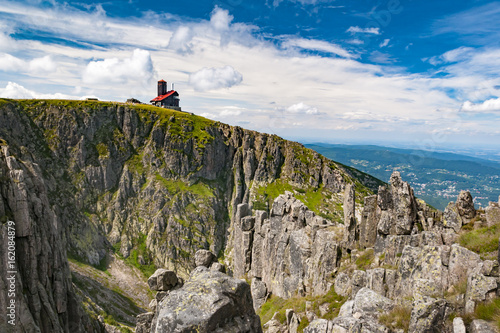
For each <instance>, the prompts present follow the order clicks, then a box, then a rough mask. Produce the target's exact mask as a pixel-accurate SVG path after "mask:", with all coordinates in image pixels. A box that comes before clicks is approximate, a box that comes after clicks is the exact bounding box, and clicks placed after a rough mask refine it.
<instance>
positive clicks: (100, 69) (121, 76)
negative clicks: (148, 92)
mask: <svg viewBox="0 0 500 333" xmlns="http://www.w3.org/2000/svg"><path fill="white" fill-rule="evenodd" d="M153 75H154V67H153V62H152V61H151V55H150V53H149V52H148V51H145V50H140V49H135V50H134V52H133V54H132V56H131V57H130V58H125V59H118V58H109V59H104V60H98V61H91V62H90V63H89V64H88V65H87V67H86V68H85V71H84V73H83V81H84V82H85V83H88V84H108V85H109V84H111V83H121V84H128V83H132V84H140V85H148V84H151V83H152V79H153Z"/></svg>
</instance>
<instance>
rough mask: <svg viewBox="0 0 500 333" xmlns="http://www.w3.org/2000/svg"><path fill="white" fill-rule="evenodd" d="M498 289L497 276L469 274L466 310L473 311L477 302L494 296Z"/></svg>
mask: <svg viewBox="0 0 500 333" xmlns="http://www.w3.org/2000/svg"><path fill="white" fill-rule="evenodd" d="M496 290H497V280H496V278H494V277H491V276H484V275H483V274H480V273H471V274H469V276H468V278H467V291H466V292H465V311H466V312H467V313H470V312H473V311H474V307H475V304H476V302H480V301H485V300H486V299H487V298H493V296H495V294H496ZM488 296H489V297H488Z"/></svg>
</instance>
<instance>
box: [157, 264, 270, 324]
mask: <svg viewBox="0 0 500 333" xmlns="http://www.w3.org/2000/svg"><path fill="white" fill-rule="evenodd" d="M153 332H156V333H174V332H175V333H188V332H199V333H208V332H220V333H222V332H225V333H241V332H246V333H254V332H262V329H261V327H260V319H259V317H258V316H257V315H256V314H255V310H254V308H253V302H252V295H251V293H250V286H249V285H248V283H246V282H245V281H242V280H239V279H235V278H232V277H230V276H228V275H226V274H223V273H221V272H216V271H210V270H208V269H207V268H205V267H203V266H201V267H197V268H196V269H195V270H194V271H193V272H192V273H191V276H190V278H189V280H188V281H187V282H186V283H185V284H184V286H183V287H182V288H180V289H176V290H173V291H171V292H170V294H169V295H168V296H167V297H165V298H164V299H163V301H162V302H161V303H160V304H159V305H158V309H157V313H156V326H155V327H154V331H153Z"/></svg>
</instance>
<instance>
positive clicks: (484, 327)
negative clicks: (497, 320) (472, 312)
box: [470, 319, 496, 333]
mask: <svg viewBox="0 0 500 333" xmlns="http://www.w3.org/2000/svg"><path fill="white" fill-rule="evenodd" d="M495 332H496V330H495V329H494V328H493V327H491V326H490V324H488V322H487V321H485V320H482V319H476V320H473V321H472V323H471V324H470V333H495Z"/></svg>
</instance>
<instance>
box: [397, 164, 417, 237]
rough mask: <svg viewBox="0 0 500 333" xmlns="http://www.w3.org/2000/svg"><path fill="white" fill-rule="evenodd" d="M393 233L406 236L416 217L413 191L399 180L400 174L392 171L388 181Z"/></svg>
mask: <svg viewBox="0 0 500 333" xmlns="http://www.w3.org/2000/svg"><path fill="white" fill-rule="evenodd" d="M390 184H391V192H392V203H393V216H394V218H395V232H394V234H397V235H408V234H410V233H411V230H412V229H413V224H414V223H415V221H416V217H417V203H416V200H415V196H414V194H413V190H412V189H411V187H410V185H409V184H408V183H407V182H404V181H403V180H402V179H401V174H400V173H399V172H398V171H394V172H393V174H392V175H391V179H390Z"/></svg>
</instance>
